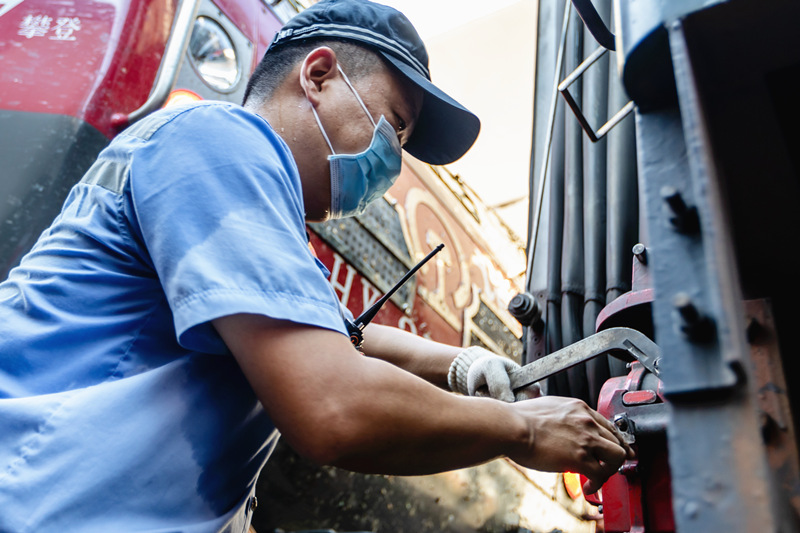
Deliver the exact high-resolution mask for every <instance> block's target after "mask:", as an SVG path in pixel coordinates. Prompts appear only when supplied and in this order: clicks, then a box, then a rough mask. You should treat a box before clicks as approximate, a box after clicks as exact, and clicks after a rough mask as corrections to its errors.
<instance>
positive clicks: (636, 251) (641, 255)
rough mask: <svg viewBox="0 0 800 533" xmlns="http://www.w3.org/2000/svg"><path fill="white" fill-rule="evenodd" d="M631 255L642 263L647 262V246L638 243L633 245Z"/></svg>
mask: <svg viewBox="0 0 800 533" xmlns="http://www.w3.org/2000/svg"><path fill="white" fill-rule="evenodd" d="M633 255H634V256H635V257H636V259H638V260H639V262H640V263H641V264H643V265H646V264H647V248H646V247H645V245H644V244H642V243H638V244H634V245H633Z"/></svg>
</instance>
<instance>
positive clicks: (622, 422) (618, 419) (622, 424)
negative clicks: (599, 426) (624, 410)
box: [614, 415, 629, 433]
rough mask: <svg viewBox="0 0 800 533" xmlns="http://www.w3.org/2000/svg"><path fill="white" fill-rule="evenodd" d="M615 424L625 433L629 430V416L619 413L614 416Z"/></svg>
mask: <svg viewBox="0 0 800 533" xmlns="http://www.w3.org/2000/svg"><path fill="white" fill-rule="evenodd" d="M614 425H615V426H617V429H618V430H620V431H622V432H623V433H627V432H628V427H629V426H628V417H627V416H625V415H617V416H615V417H614Z"/></svg>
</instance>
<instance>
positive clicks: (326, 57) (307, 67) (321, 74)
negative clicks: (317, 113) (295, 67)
mask: <svg viewBox="0 0 800 533" xmlns="http://www.w3.org/2000/svg"><path fill="white" fill-rule="evenodd" d="M337 64H338V63H337V59H336V52H334V51H333V50H331V49H330V48H328V47H327V46H320V47H319V48H315V49H314V50H312V51H311V52H309V54H308V55H307V56H306V58H305V59H304V60H303V64H302V65H301V67H300V86H301V87H302V88H303V91H304V92H305V93H306V97H307V98H308V101H309V102H311V104H312V105H313V106H315V107H316V106H317V105H318V104H319V98H320V93H322V91H323V90H324V89H325V84H326V83H327V82H328V81H329V80H331V79H333V78H335V77H337V76H338V75H339V71H338V68H337Z"/></svg>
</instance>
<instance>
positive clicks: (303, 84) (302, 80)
mask: <svg viewBox="0 0 800 533" xmlns="http://www.w3.org/2000/svg"><path fill="white" fill-rule="evenodd" d="M304 65H305V64H304ZM340 70H341V69H340ZM348 84H349V82H348ZM300 86H301V87H302V88H303V92H305V93H306V100H308V103H309V104H310V105H311V112H312V113H313V114H314V119H316V121H317V126H319V131H320V132H321V133H322V137H323V139H325V142H326V143H327V145H328V148H329V149H330V151H331V154H333V155H336V152H335V151H334V150H333V145H332V144H331V141H330V139H328V134H327V133H325V128H323V127H322V122H321V121H320V120H319V115H318V114H317V109H316V108H315V107H314V104H312V103H311V100H309V98H308V80H306V79H305V77H304V76H303V71H301V72H300ZM361 105H364V104H361Z"/></svg>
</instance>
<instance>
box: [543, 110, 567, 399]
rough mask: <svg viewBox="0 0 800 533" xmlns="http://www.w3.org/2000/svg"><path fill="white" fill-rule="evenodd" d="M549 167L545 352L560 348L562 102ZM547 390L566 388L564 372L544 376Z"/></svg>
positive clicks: (563, 390)
mask: <svg viewBox="0 0 800 533" xmlns="http://www.w3.org/2000/svg"><path fill="white" fill-rule="evenodd" d="M555 118H556V120H555V123H554V126H553V135H552V137H553V138H552V143H553V151H552V165H551V169H550V191H549V192H550V201H549V215H550V216H549V219H548V223H547V230H548V239H547V315H546V317H545V322H546V324H547V344H546V351H547V353H550V352H553V351H556V350H559V349H561V347H562V346H563V339H562V336H561V249H562V245H563V242H564V231H563V230H564V105H563V104H562V105H559V106H557V108H556V114H555ZM547 388H548V394H555V395H563V394H567V393H568V391H569V386H568V383H567V381H566V376H564V375H563V374H562V375H556V376H554V377H553V378H551V379H548V380H547Z"/></svg>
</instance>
